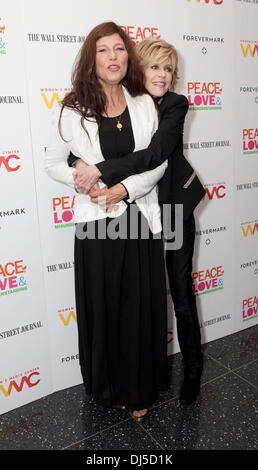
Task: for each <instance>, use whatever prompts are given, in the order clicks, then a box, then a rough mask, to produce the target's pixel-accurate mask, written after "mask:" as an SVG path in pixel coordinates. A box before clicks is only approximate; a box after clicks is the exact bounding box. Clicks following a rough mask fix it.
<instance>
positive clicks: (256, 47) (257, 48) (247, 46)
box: [240, 40, 258, 57]
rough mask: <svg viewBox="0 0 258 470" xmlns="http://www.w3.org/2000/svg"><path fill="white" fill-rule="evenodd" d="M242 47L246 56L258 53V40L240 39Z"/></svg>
mask: <svg viewBox="0 0 258 470" xmlns="http://www.w3.org/2000/svg"><path fill="white" fill-rule="evenodd" d="M240 47H241V50H242V54H243V56H244V57H254V56H255V55H256V56H257V55H258V41H244V40H243V41H240Z"/></svg>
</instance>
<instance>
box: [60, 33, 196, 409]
mask: <svg viewBox="0 0 258 470" xmlns="http://www.w3.org/2000/svg"><path fill="white" fill-rule="evenodd" d="M135 48H136V52H137V55H138V57H139V59H140V65H141V68H142V71H143V72H144V76H145V87H146V89H147V91H148V92H149V93H150V94H151V95H152V96H153V98H154V99H155V100H156V102H157V103H158V106H159V111H160V121H159V128H158V130H157V132H156V133H155V135H154V136H153V137H152V140H151V143H150V145H149V147H148V148H146V149H144V150H140V151H138V152H134V153H130V154H128V155H127V156H124V157H123V158H120V159H109V160H107V161H104V162H100V163H99V164H97V165H89V166H87V165H86V164H85V162H82V161H81V160H80V159H78V158H76V156H74V155H72V154H70V157H69V159H68V161H69V164H74V165H76V168H77V169H78V175H77V182H78V184H79V185H80V187H81V190H82V191H84V192H85V194H87V193H88V191H89V190H90V188H92V185H93V184H94V183H95V182H96V180H97V179H98V178H99V177H101V178H102V180H103V181H104V182H105V183H106V185H107V186H106V187H104V188H103V189H101V190H100V191H97V190H96V191H95V192H94V191H93V189H94V187H93V189H92V190H91V191H90V192H89V194H90V195H91V197H92V201H94V202H95V203H98V202H99V199H100V196H101V195H103V196H104V195H105V203H106V208H107V209H108V208H109V207H110V205H112V204H115V203H117V202H118V201H119V188H120V186H119V185H116V183H117V182H119V181H121V179H123V178H125V177H126V176H128V175H133V174H135V173H141V172H144V171H146V170H150V169H153V168H156V167H157V166H158V165H160V164H161V163H162V162H164V160H166V159H167V158H168V168H167V170H166V172H165V175H164V177H163V178H162V179H161V180H160V182H159V184H158V186H159V203H160V205H161V207H162V206H163V204H167V205H169V204H170V205H171V206H170V207H171V210H170V213H171V214H170V215H171V220H172V224H174V220H175V209H174V207H175V206H174V205H175V204H181V205H183V243H182V246H181V248H180V249H176V250H175V249H167V250H166V265H167V272H168V278H169V284H170V290H171V295H172V300H173V303H174V310H175V314H176V319H177V336H178V341H179V345H180V349H181V352H182V355H183V363H184V381H183V385H182V388H181V392H180V401H181V403H182V404H190V403H192V402H193V401H194V400H195V399H196V397H197V396H198V394H199V392H200V380H201V374H202V369H203V356H202V351H201V334H200V326H199V321H198V315H197V308H196V301H195V295H194V293H193V290H192V257H193V250H194V239H195V220H194V214H193V211H194V209H195V207H196V206H197V204H198V203H199V201H200V200H201V199H202V197H203V196H204V194H205V190H204V188H203V186H202V184H201V183H200V181H199V178H198V176H197V174H196V172H195V171H194V169H193V168H192V166H191V165H190V163H189V162H188V161H187V159H186V158H185V157H184V155H183V138H182V137H183V128H184V120H185V116H186V113H187V110H188V101H187V99H186V97H185V96H183V95H178V94H177V93H175V92H174V87H175V85H176V82H177V80H178V55H177V51H176V49H175V48H174V47H173V46H172V45H171V44H169V43H167V42H166V41H164V40H163V39H154V38H149V39H145V40H144V41H142V42H140V43H139V44H137V45H136V47H135ZM75 155H76V154H75ZM130 197H131V200H133V198H134V193H133V191H131V193H130ZM164 222H165V223H166V217H164V216H163V223H164ZM165 225H166V224H164V231H165ZM172 230H174V226H172ZM165 236H166V233H165ZM168 247H169V246H168Z"/></svg>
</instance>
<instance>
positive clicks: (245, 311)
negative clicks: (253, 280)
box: [242, 297, 258, 321]
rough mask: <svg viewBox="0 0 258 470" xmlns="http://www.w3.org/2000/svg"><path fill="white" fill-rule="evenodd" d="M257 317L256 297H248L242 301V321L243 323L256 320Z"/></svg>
mask: <svg viewBox="0 0 258 470" xmlns="http://www.w3.org/2000/svg"><path fill="white" fill-rule="evenodd" d="M257 315H258V297H249V299H244V300H242V319H243V321H246V320H251V319H252V318H257Z"/></svg>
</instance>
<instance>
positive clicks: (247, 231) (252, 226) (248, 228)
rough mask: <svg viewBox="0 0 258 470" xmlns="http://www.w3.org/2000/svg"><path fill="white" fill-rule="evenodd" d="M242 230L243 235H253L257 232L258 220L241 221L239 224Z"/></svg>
mask: <svg viewBox="0 0 258 470" xmlns="http://www.w3.org/2000/svg"><path fill="white" fill-rule="evenodd" d="M241 228H242V232H243V235H244V237H247V236H248V235H251V236H252V235H255V234H257V233H258V220H253V221H252V222H243V223H242V224H241Z"/></svg>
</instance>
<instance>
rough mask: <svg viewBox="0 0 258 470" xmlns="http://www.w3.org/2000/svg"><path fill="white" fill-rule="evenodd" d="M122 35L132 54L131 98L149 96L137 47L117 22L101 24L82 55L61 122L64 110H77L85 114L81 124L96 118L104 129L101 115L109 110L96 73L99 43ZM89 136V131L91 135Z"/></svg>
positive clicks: (128, 78) (128, 84) (129, 72)
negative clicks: (135, 47) (146, 94)
mask: <svg viewBox="0 0 258 470" xmlns="http://www.w3.org/2000/svg"><path fill="white" fill-rule="evenodd" d="M115 33H117V34H119V36H120V37H121V39H122V40H123V42H124V44H125V48H126V50H127V53H128V68H127V73H126V75H125V77H124V78H123V80H122V83H123V85H124V86H125V87H126V88H127V90H128V92H129V93H130V95H131V96H138V95H142V94H143V93H146V89H145V86H144V74H143V72H142V70H141V68H140V66H139V61H138V57H137V55H136V53H135V51H134V46H133V44H132V42H131V40H130V38H129V36H128V35H127V34H126V32H125V31H124V30H123V29H122V28H120V26H118V25H116V24H115V23H113V22H111V21H110V22H106V23H101V24H99V25H98V26H95V28H93V29H92V31H91V32H90V33H89V34H88V36H87V37H86V39H85V41H84V43H83V45H82V47H81V49H80V51H79V54H78V56H77V59H76V62H75V65H74V69H73V72H72V91H71V92H70V93H69V94H68V95H66V96H65V97H64V99H63V100H62V102H61V103H62V108H61V113H60V117H59V123H58V127H59V131H60V120H61V115H62V112H63V109H64V107H67V108H70V109H74V110H76V111H78V112H79V114H80V115H81V125H82V127H83V129H84V130H85V131H86V132H87V130H86V129H85V127H84V124H83V120H84V119H88V118H95V119H96V121H97V124H98V126H100V121H101V115H102V114H103V112H105V110H106V104H107V99H106V94H105V92H104V90H103V88H102V86H101V83H100V82H99V81H98V79H97V76H96V70H95V57H96V42H97V41H98V39H100V38H102V37H104V36H111V35H112V34H115ZM87 134H88V132H87Z"/></svg>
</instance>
